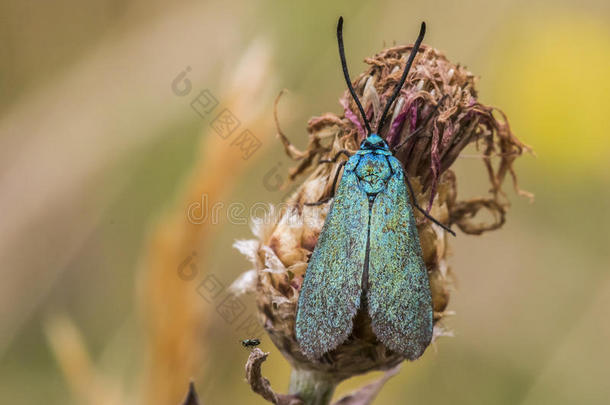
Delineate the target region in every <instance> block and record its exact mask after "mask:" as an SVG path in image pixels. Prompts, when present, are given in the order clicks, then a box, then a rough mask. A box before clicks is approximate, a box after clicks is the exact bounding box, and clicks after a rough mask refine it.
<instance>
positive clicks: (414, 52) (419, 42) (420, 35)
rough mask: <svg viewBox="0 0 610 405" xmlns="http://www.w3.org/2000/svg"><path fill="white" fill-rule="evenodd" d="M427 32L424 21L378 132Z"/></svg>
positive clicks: (382, 115) (384, 111)
mask: <svg viewBox="0 0 610 405" xmlns="http://www.w3.org/2000/svg"><path fill="white" fill-rule="evenodd" d="M339 24H341V20H339ZM425 34H426V23H425V22H422V23H421V28H420V29H419V36H418V37H417V41H415V44H414V45H413V49H411V54H410V55H409V59H408V60H407V65H406V66H405V70H404V71H403V72H402V77H401V78H400V82H399V83H398V84H397V85H396V87H395V88H394V94H392V97H390V99H389V100H388V102H387V103H386V105H385V108H384V109H383V114H381V118H380V119H379V124H377V133H379V131H381V128H382V127H383V123H384V121H385V116H386V115H387V114H388V111H389V109H390V106H391V105H392V103H393V102H394V100H396V97H398V93H400V89H401V88H402V85H403V84H405V80H406V79H407V74H409V69H411V65H412V64H413V59H415V55H417V50H418V49H419V46H420V45H421V41H423V39H424V35H425Z"/></svg>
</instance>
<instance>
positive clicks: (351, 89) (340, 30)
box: [337, 17, 371, 136]
mask: <svg viewBox="0 0 610 405" xmlns="http://www.w3.org/2000/svg"><path fill="white" fill-rule="evenodd" d="M337 42H339V56H340V57H341V66H342V67H343V76H345V82H346V83H347V88H348V89H349V92H350V93H352V97H353V98H354V101H355V102H356V105H357V106H358V109H359V110H360V115H362V120H363V121H364V126H365V127H366V131H367V136H368V135H370V134H371V125H370V124H369V121H368V120H367V119H366V114H365V113H364V108H362V104H360V100H358V96H357V95H356V92H355V91H354V87H353V86H352V81H351V80H350V78H349V72H348V71H347V63H346V62H345V50H344V49H343V17H339V23H337Z"/></svg>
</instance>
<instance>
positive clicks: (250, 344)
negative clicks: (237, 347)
mask: <svg viewBox="0 0 610 405" xmlns="http://www.w3.org/2000/svg"><path fill="white" fill-rule="evenodd" d="M260 344H261V341H260V339H256V338H254V339H245V340H242V341H241V345H242V346H243V347H245V348H247V349H254V348H255V347H256V346H258V345H260Z"/></svg>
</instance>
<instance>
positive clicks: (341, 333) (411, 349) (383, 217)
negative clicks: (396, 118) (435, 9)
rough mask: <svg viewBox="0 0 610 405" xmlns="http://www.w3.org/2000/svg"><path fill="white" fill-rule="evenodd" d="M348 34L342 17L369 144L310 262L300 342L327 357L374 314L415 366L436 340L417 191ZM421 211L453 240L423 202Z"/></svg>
mask: <svg viewBox="0 0 610 405" xmlns="http://www.w3.org/2000/svg"><path fill="white" fill-rule="evenodd" d="M342 27H343V18H339V23H338V25H337V39H338V43H339V55H340V57H341V63H342V67H343V73H344V76H345V80H346V82H347V86H348V88H349V90H350V93H351V95H352V97H353V98H354V100H355V102H356V105H357V106H358V109H359V110H360V114H361V115H362V117H363V121H364V124H365V126H366V129H367V137H366V139H364V141H362V143H361V145H360V149H359V150H358V151H357V152H356V153H355V154H354V155H353V156H351V157H350V158H349V159H348V160H347V162H344V165H345V166H344V169H343V176H342V177H341V181H340V182H339V186H338V188H337V191H336V193H335V196H334V199H333V202H332V205H331V207H330V210H329V212H328V216H327V217H326V222H325V223H324V227H323V228H322V232H321V233H320V237H319V239H318V243H317V245H316V247H315V249H314V252H313V254H312V256H311V259H310V261H309V264H308V267H307V271H306V273H305V280H304V281H303V286H302V288H301V292H300V296H299V302H298V307H297V317H296V336H297V341H298V342H299V345H300V348H301V351H302V352H303V353H304V354H305V355H306V356H307V357H309V358H311V359H317V358H320V357H321V356H322V355H323V354H324V353H327V352H329V351H331V350H333V349H334V348H336V347H337V346H338V345H340V344H341V343H343V342H344V341H345V340H346V339H347V338H348V336H349V335H350V334H351V332H352V327H353V320H354V317H355V316H356V313H357V312H358V311H359V310H362V311H367V312H368V315H369V316H370V318H371V326H372V330H373V332H374V333H375V335H376V336H377V338H378V339H379V341H380V342H381V343H383V344H384V345H385V346H386V347H387V348H388V349H390V350H392V351H394V352H398V353H401V354H402V355H404V356H405V357H406V358H407V359H410V360H415V359H417V358H419V357H420V356H421V355H422V354H423V352H424V350H425V349H426V347H427V346H428V345H429V344H430V341H431V340H432V327H433V319H432V315H433V310H432V299H431V296H430V285H429V281H428V273H427V270H426V266H425V264H424V261H423V258H422V252H421V246H420V242H419V235H418V232H417V228H416V225H415V218H414V215H413V210H412V208H411V203H410V202H409V194H408V193H407V186H408V187H409V189H410V190H411V194H412V193H413V192H412V189H411V185H410V183H409V182H408V178H406V176H405V174H404V170H403V168H402V165H401V163H400V161H399V160H398V159H396V158H395V157H394V156H393V155H392V152H391V151H390V148H389V147H388V144H387V143H386V142H385V140H383V138H381V137H380V136H379V135H378V134H377V133H373V132H372V131H371V128H370V124H369V122H368V120H367V117H366V114H365V113H364V109H363V108H362V105H361V104H360V101H359V100H358V97H357V95H356V93H355V91H354V89H353V86H352V83H351V80H350V78H349V73H348V71H347V65H346V62H345V53H344V50H343V35H342ZM424 34H425V24H424V23H422V25H421V30H420V33H419V37H418V38H417V41H416V42H415V45H414V46H413V50H412V51H411V54H410V55H409V59H408V60H407V63H406V67H405V70H404V71H403V74H402V77H401V80H400V82H399V83H398V85H397V86H396V88H395V90H394V93H393V94H392V97H390V99H389V100H388V102H387V104H386V106H385V109H384V112H383V114H382V115H381V116H380V120H379V124H378V127H377V132H379V129H380V128H382V126H383V121H384V118H385V116H386V115H387V112H388V110H389V108H390V106H391V104H392V102H393V101H394V100H395V99H396V97H397V95H398V93H399V91H400V89H401V88H402V85H403V84H404V82H405V79H406V77H407V74H408V72H409V68H410V67H411V64H412V63H413V59H414V58H415V55H416V53H417V50H418V48H419V46H420V44H421V41H422V40H423V36H424ZM338 173H339V171H337V174H338ZM336 180H337V178H335V182H336ZM405 180H406V185H405ZM333 188H334V187H333ZM413 206H415V207H416V208H418V209H419V210H421V211H422V212H423V213H424V215H426V216H427V217H428V218H429V219H431V220H432V221H434V222H435V223H436V224H438V225H440V226H441V227H443V228H445V229H447V230H448V231H449V232H451V233H452V234H453V232H452V231H451V230H449V229H448V228H447V227H446V226H445V225H442V224H440V223H439V222H438V221H436V220H435V219H434V218H432V217H430V216H429V215H428V214H427V213H426V212H425V211H424V210H422V209H421V208H420V207H419V206H418V205H417V203H416V202H415V200H414V202H413Z"/></svg>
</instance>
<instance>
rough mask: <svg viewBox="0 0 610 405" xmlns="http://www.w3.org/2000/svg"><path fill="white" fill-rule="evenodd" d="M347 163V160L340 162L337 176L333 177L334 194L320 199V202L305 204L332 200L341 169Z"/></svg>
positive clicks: (311, 204) (318, 203) (310, 204)
mask: <svg viewBox="0 0 610 405" xmlns="http://www.w3.org/2000/svg"><path fill="white" fill-rule="evenodd" d="M346 163H347V160H345V161H343V162H341V163H339V166H337V171H336V172H335V178H334V179H333V187H332V188H331V190H332V192H333V195H332V196H330V197H328V198H324V199H323V200H320V201H318V202H314V203H305V204H304V205H307V206H314V205H322V204H326V203H327V202H329V201H330V200H332V199H333V197H334V192H335V187H337V180H338V179H339V174H340V173H341V169H342V168H343V166H345V164H346Z"/></svg>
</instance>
